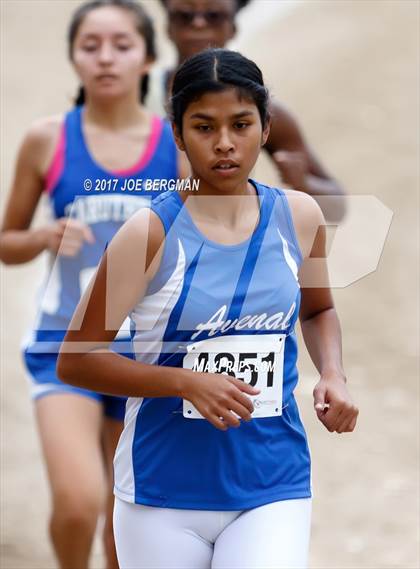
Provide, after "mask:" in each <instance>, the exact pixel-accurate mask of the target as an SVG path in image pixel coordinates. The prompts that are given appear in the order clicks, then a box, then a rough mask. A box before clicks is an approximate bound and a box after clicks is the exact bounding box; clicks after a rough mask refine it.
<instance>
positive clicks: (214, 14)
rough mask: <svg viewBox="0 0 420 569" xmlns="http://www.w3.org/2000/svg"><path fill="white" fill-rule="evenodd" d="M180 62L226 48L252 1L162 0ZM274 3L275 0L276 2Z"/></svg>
mask: <svg viewBox="0 0 420 569" xmlns="http://www.w3.org/2000/svg"><path fill="white" fill-rule="evenodd" d="M160 1H161V3H162V4H163V6H164V8H165V10H166V13H167V18H168V35H169V38H170V39H171V40H172V42H173V43H174V44H175V47H176V49H177V51H178V62H179V63H182V62H183V61H184V60H185V59H187V58H188V57H191V56H192V55H195V54H196V53H198V52H200V51H202V50H203V49H206V48H208V47H219V48H223V47H225V45H226V44H227V42H228V41H229V40H230V39H232V38H233V36H234V35H235V33H236V23H235V21H236V16H237V13H238V12H239V10H241V9H242V8H243V7H244V6H246V5H247V4H248V3H249V2H250V0H160ZM273 1H274V0H273Z"/></svg>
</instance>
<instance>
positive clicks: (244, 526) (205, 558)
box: [114, 498, 312, 569]
mask: <svg viewBox="0 0 420 569" xmlns="http://www.w3.org/2000/svg"><path fill="white" fill-rule="evenodd" d="M311 505H312V504H311V499H310V498H306V499H299V500H285V501H281V502H273V503H271V504H267V505H265V506H260V507H258V508H254V509H252V510H243V511H239V512H238V511H236V512H227V511H223V512H221V511H208V510H176V509H171V508H155V507H150V506H141V505H138V504H131V503H129V502H124V501H122V500H120V499H119V498H115V508H114V533H115V543H116V547H117V556H118V561H119V564H120V568H121V569H210V568H212V569H305V568H306V567H307V558H308V547H309V534H310V523H311Z"/></svg>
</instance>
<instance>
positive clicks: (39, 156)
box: [22, 114, 64, 173]
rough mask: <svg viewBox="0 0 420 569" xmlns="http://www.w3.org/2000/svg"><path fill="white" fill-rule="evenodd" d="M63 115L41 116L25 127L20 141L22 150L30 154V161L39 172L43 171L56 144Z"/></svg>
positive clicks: (46, 167)
mask: <svg viewBox="0 0 420 569" xmlns="http://www.w3.org/2000/svg"><path fill="white" fill-rule="evenodd" d="M63 120H64V115H62V114H61V115H54V116H49V117H42V118H40V119H37V120H36V121H34V122H33V123H32V124H31V125H30V127H29V128H28V129H27V131H26V134H25V137H24V139H23V142H22V152H23V153H27V154H28V155H30V158H31V161H32V162H33V163H34V164H35V165H36V166H37V168H38V169H39V171H40V172H41V173H45V172H46V170H47V169H48V166H49V164H50V162H51V160H52V158H53V155H54V150H55V148H56V146H57V144H58V140H59V136H60V131H61V126H62V124H63Z"/></svg>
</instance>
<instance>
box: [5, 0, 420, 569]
mask: <svg viewBox="0 0 420 569" xmlns="http://www.w3.org/2000/svg"><path fill="white" fill-rule="evenodd" d="M277 1H279V0H271V2H270V0H268V3H267V2H263V1H262V0H253V3H254V7H253V8H252V9H253V10H254V12H252V13H251V12H250V13H249V14H251V15H247V14H246V10H245V11H244V14H243V22H242V33H241V36H240V40H239V41H238V42H236V43H235V46H238V47H239V48H240V49H241V50H242V51H243V52H244V53H245V54H246V55H248V56H250V57H252V58H254V59H255V60H256V61H257V62H258V63H259V64H260V66H261V67H262V69H263V70H264V72H265V74H266V79H267V82H268V84H269V85H270V87H271V89H272V91H273V92H274V94H275V95H276V96H277V97H279V98H280V99H281V100H282V101H283V102H285V103H286V104H287V105H288V106H289V107H290V108H291V109H292V110H293V111H294V112H295V113H296V115H297V116H298V117H299V120H300V122H301V124H302V125H304V128H305V132H306V134H307V137H308V139H310V141H311V143H312V145H313V146H314V147H315V148H316V150H317V153H318V154H319V155H320V156H321V157H322V159H323V161H324V162H325V163H326V164H327V165H328V168H329V169H330V170H331V171H332V172H334V174H335V175H336V177H337V178H338V179H340V180H341V181H342V182H343V184H344V185H345V187H346V188H347V190H348V192H349V194H351V195H374V196H376V197H377V198H378V199H379V200H380V201H381V202H382V203H383V204H384V205H385V206H386V207H387V208H389V209H390V210H392V211H393V212H394V217H393V221H392V225H391V228H390V231H389V234H388V236H387V239H386V242H385V246H384V249H383V252H382V255H381V258H380V262H379V265H378V267H377V270H376V271H375V272H373V273H372V274H370V275H368V276H366V277H365V278H363V279H360V280H358V281H357V282H356V283H354V284H352V285H351V286H348V287H346V288H341V289H337V290H336V291H335V298H336V303H337V307H338V310H339V313H340V316H341V321H342V325H343V330H344V346H345V366H346V371H347V374H348V377H349V382H350V384H351V389H352V393H353V396H354V399H355V400H356V401H357V403H358V404H359V406H360V409H361V414H360V422H359V426H358V429H357V432H355V433H354V434H353V435H351V436H348V435H346V436H338V435H331V434H330V433H328V432H327V431H326V430H325V429H324V428H323V427H322V425H321V424H320V423H318V422H317V420H316V417H315V415H314V412H313V409H312V397H311V392H312V388H313V385H314V383H315V381H316V374H315V371H314V368H313V367H312V365H311V364H310V363H309V361H308V358H307V357H306V356H304V355H303V350H302V358H301V360H302V361H301V369H302V373H301V383H300V388H299V400H300V404H301V411H302V415H303V418H304V421H305V424H306V427H307V431H308V436H309V440H310V445H311V449H312V456H313V472H314V476H313V486H314V496H315V499H314V514H313V532H312V545H311V557H310V563H311V567H312V568H319V569H320V568H331V569H332V568H334V569H350V568H351V569H353V568H363V569H367V568H372V569H373V568H375V569H391V568H398V569H409V568H412V569H414V568H418V567H419V566H420V559H419V555H418V533H419V532H418V528H419V491H418V482H419V480H418V466H419V464H418V450H419V444H418V443H419V406H418V395H419V387H418V345H419V335H418V324H419V311H418V308H419V305H418V297H417V293H418V285H419V278H418V277H419V274H418V242H419V231H418V230H419V226H418V212H419V193H418V175H419V157H418V156H419V154H418V151H419V144H418V142H419V141H418V128H419V114H418V106H417V103H418V100H419V79H420V77H419V34H418V29H419V28H418V25H419V3H418V2H417V1H416V0H413V1H410V0H407V1H404V0H400V1H381V0H376V1H371V0H355V1H347V0H331V1H318V0H309V1H307V2H299V3H298V5H297V6H295V7H294V8H293V9H291V10H288V11H285V13H284V14H283V13H282V11H281V10H276V9H274V8H273V6H272V5H271V4H272V2H277ZM77 4H78V2H68V1H60V2H58V1H39V0H28V1H26V0H22V1H20V0H19V1H15V0H13V1H4V0H2V2H1V16H2V40H1V41H2V45H1V48H2V49H1V64H2V88H1V110H2V131H1V143H2V144H1V147H2V149H1V161H2V167H1V195H2V198H4V196H5V193H6V191H7V189H8V186H9V183H10V180H11V176H12V168H13V161H14V156H15V154H16V150H17V148H18V145H19V142H20V140H21V139H22V136H23V133H24V131H25V129H26V128H27V126H28V125H29V124H30V123H31V122H32V121H33V120H34V119H36V118H37V117H39V116H43V115H46V114H53V113H56V112H60V111H62V110H64V109H66V108H67V107H68V106H69V104H70V100H71V97H72V95H73V93H74V92H75V88H76V80H75V78H74V75H73V74H72V71H71V68H70V66H69V65H68V63H67V62H66V60H65V39H64V37H65V28H66V24H67V22H68V18H69V14H70V13H71V11H72V9H73V8H74V7H75V6H76V5H77ZM146 4H147V6H148V7H149V8H150V10H151V11H152V12H153V14H156V15H157V16H158V18H160V19H159V22H160V29H162V25H161V13H160V10H159V6H158V3H157V1H156V0H149V1H148V2H146ZM255 4H259V7H258V10H257V12H255V10H256V8H255ZM268 5H271V8H272V9H273V10H272V12H271V11H270V15H269V17H265V18H260V20H258V18H257V17H256V16H254V15H253V14H258V11H259V12H260V16H261V14H263V13H264V10H265V9H266V10H268V8H269V6H268ZM264 6H265V7H266V8H264ZM249 10H251V8H249ZM161 53H162V57H163V59H168V58H170V57H171V50H170V48H169V47H168V45H167V44H162V50H161ZM259 172H262V174H261V175H260V178H262V181H270V180H273V179H274V178H273V173H268V170H267V167H266V166H263V167H261V169H259ZM355 244H356V245H355V246H356V247H359V248H360V255H362V254H363V248H364V247H365V246H367V245H368V242H366V243H365V244H362V245H361V244H360V242H357V240H355ZM42 270H43V260H42V259H38V260H36V261H34V262H32V263H30V264H28V265H26V266H23V267H16V268H6V269H4V268H3V267H2V272H1V338H2V339H1V395H2V397H1V459H2V460H1V467H2V471H1V508H2V511H1V539H2V551H1V562H0V565H1V567H2V568H4V569H35V568H38V569H49V568H53V567H55V564H54V560H53V556H52V552H51V549H50V546H49V543H48V538H47V530H46V518H47V512H48V507H49V497H48V489H47V484H46V475H45V471H44V467H43V464H42V461H41V458H40V448H39V442H38V438H37V434H36V430H35V426H34V421H33V416H32V408H31V404H30V402H29V399H28V389H27V384H26V381H25V377H24V372H23V366H22V364H21V361H20V356H19V344H20V341H21V339H22V336H23V334H24V332H25V330H26V329H27V328H28V326H29V324H30V322H31V319H32V317H33V313H34V309H35V293H36V283H37V282H38V280H39V278H40V276H41V274H42ZM92 564H93V567H95V569H96V568H98V569H99V568H100V567H101V566H102V558H101V555H100V553H99V546H98V544H97V545H96V547H95V555H94V558H93V561H92Z"/></svg>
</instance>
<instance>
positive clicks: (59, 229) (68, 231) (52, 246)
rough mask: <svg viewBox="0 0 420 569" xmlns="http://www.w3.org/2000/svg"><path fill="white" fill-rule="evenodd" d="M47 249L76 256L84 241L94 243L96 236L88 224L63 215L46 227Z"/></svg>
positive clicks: (58, 253) (68, 255)
mask: <svg viewBox="0 0 420 569" xmlns="http://www.w3.org/2000/svg"><path fill="white" fill-rule="evenodd" d="M45 233H46V235H45V238H46V244H47V249H49V250H50V251H52V252H53V253H56V254H57V255H63V256H64V257H75V256H76V255H77V254H78V252H79V251H80V249H81V248H82V245H83V242H84V241H87V242H88V243H94V241H95V238H94V236H93V233H92V230H91V229H90V227H89V226H88V225H85V224H84V223H82V222H80V221H78V220H77V219H72V218H70V217H61V218H60V219H57V221H56V222H55V223H53V224H52V225H49V226H48V227H46V228H45Z"/></svg>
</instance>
